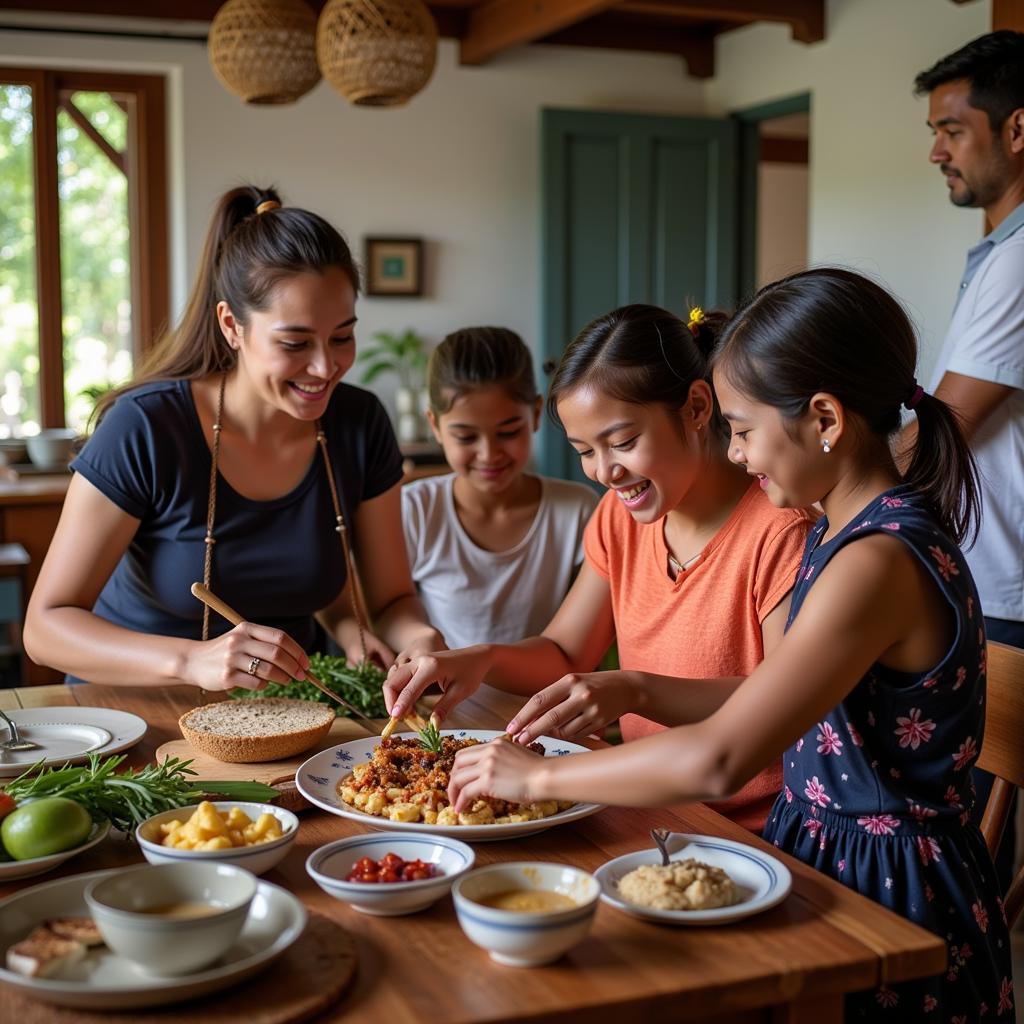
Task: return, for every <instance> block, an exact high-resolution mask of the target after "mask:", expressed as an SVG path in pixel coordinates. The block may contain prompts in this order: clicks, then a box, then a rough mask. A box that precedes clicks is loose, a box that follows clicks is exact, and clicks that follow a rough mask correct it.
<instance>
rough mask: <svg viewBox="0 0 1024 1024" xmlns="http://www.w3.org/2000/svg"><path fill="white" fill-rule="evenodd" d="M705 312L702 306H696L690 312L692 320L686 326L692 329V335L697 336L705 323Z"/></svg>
mask: <svg viewBox="0 0 1024 1024" xmlns="http://www.w3.org/2000/svg"><path fill="white" fill-rule="evenodd" d="M704 320H705V317H704V310H703V309H701V308H700V306H694V307H693V309H691V310H690V319H689V320H687V321H686V326H687V327H689V328H690V333H691V334H693V335H696V334H697V332H698V331H699V330H700V325H701V324H702V323H704Z"/></svg>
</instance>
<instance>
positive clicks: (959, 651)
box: [765, 487, 1013, 1024]
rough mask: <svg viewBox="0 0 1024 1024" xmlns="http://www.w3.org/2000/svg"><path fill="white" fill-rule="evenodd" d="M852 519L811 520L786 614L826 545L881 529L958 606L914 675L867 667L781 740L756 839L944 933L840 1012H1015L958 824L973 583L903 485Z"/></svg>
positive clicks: (985, 879)
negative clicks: (935, 966) (842, 523)
mask: <svg viewBox="0 0 1024 1024" xmlns="http://www.w3.org/2000/svg"><path fill="white" fill-rule="evenodd" d="M851 522H852V523H853V524H855V525H853V526H847V527H845V528H844V529H843V530H841V531H839V532H838V533H837V534H836V536H835V537H832V538H831V539H830V540H828V541H827V542H826V541H823V537H824V536H825V533H826V532H827V530H828V521H827V519H826V518H825V517H822V518H821V519H820V520H819V521H818V522H817V524H815V527H814V529H813V530H812V531H811V534H810V536H809V538H808V542H807V548H806V550H805V552H804V557H803V561H802V563H801V567H800V571H799V572H798V573H797V582H796V586H795V587H794V589H793V596H792V602H791V608H790V616H789V624H792V622H793V620H794V619H795V618H796V616H797V615H798V614H799V611H800V607H801V605H802V604H803V601H804V599H805V598H806V596H807V594H808V593H809V592H810V589H811V587H812V586H813V585H814V584H815V583H816V582H817V581H818V580H819V579H820V578H821V574H822V573H823V572H824V571H825V570H826V567H827V565H828V563H829V560H830V559H831V558H832V557H833V556H834V555H835V553H836V552H837V551H839V550H840V549H841V548H842V547H843V546H844V545H845V544H847V543H855V542H856V541H857V540H858V539H859V538H861V537H865V536H869V535H871V534H873V533H879V532H882V531H884V532H885V533H886V534H887V535H889V536H892V537H894V538H896V539H897V540H898V541H899V542H900V543H903V544H904V545H906V547H907V548H908V549H909V550H910V551H911V552H912V553H913V554H914V556H915V557H916V558H917V559H918V561H919V563H920V564H921V565H922V566H923V567H924V568H925V569H926V571H927V572H928V573H929V574H930V576H931V578H932V580H933V581H934V582H935V584H936V586H938V587H939V589H940V591H941V592H942V595H943V597H944V598H945V599H946V600H947V601H949V603H950V604H951V606H952V607H954V608H955V609H956V615H957V626H958V630H957V635H956V639H955V641H954V642H953V644H952V646H951V648H950V649H949V651H947V652H946V655H945V657H944V658H943V659H942V660H941V661H940V662H939V663H938V664H936V665H933V666H931V667H930V668H929V669H928V671H926V672H922V673H920V674H919V675H912V674H908V673H903V672H897V671H894V670H892V669H889V668H887V667H886V666H884V665H881V664H875V665H873V666H872V667H871V669H870V671H869V672H868V673H867V674H866V675H865V677H864V679H863V680H861V682H860V683H859V684H858V685H857V686H856V687H854V689H853V690H852V691H851V692H850V693H849V694H848V695H847V696H846V698H845V699H844V700H843V701H842V702H841V703H840V704H839V706H838V707H836V708H835V709H834V710H833V711H831V712H830V713H829V714H828V715H825V716H824V717H823V718H822V719H821V720H820V721H819V722H817V723H816V724H815V725H814V726H812V727H811V728H810V729H809V730H808V731H807V732H806V733H804V735H803V736H802V737H800V738H799V739H798V740H797V742H796V743H795V744H794V745H793V746H792V747H791V748H790V749H789V750H787V751H786V753H785V756H784V759H783V767H784V783H785V788H784V790H783V792H782V794H780V796H779V798H778V800H777V801H776V803H775V806H774V808H773V809H772V813H771V815H770V816H769V820H768V824H767V826H766V828H765V838H766V839H767V840H768V841H769V842H772V843H773V844H774V845H776V846H778V847H779V848H780V849H782V850H785V851H786V852H788V853H791V854H793V855H795V856H797V857H799V858H800V859H802V860H803V861H805V862H806V863H808V864H810V865H812V866H813V867H815V868H817V869H818V870H820V871H823V872H824V873H826V874H828V875H830V876H831V877H832V878H835V879H837V880H838V881H840V882H842V883H843V884H845V885H848V886H850V887H851V888H853V889H856V890H857V891H859V892H861V893H863V894H864V895H865V896H868V897H870V898H871V899H874V900H875V901H877V902H878V903H881V904H882V905H883V906H886V907H888V908H889V909H890V910H893V911H894V912H896V913H898V914H901V915H902V916H904V917H906V918H908V919H909V920H911V921H914V922H915V923H917V924H919V925H920V926H922V927H924V928H927V929H929V930H930V931H932V932H934V933H935V934H937V935H940V936H942V938H943V939H944V940H945V941H946V943H947V944H948V949H949V957H948V966H947V969H946V971H945V972H944V973H943V974H942V975H940V976H937V977H933V978H925V979H920V980H917V981H909V982H900V983H888V984H886V985H883V986H882V987H880V988H875V989H871V990H869V991H866V992H863V993H855V994H854V995H853V996H851V997H850V998H849V999H848V1000H847V1019H849V1020H850V1021H861V1020H885V1021H899V1022H900V1024H903V1022H914V1021H921V1022H932V1021H936V1022H937V1021H942V1022H946V1021H950V1022H956V1021H958V1020H963V1021H965V1022H966V1021H971V1022H972V1024H973V1022H975V1021H977V1020H978V1019H979V1016H984V1013H989V1014H990V1015H991V1017H992V1019H997V1018H998V1014H1004V1015H1005V1014H1007V1013H1009V1014H1010V1015H1011V1016H1010V1018H1009V1019H1011V1020H1012V1013H1013V1009H1012V1007H1013V988H1012V981H1011V980H1010V979H1011V977H1012V974H1011V966H1010V943H1009V936H1008V932H1007V928H1006V921H1005V916H1004V914H1003V913H1002V908H1001V904H1000V901H999V894H998V892H997V891H996V881H995V871H994V869H993V868H992V863H991V859H990V858H989V855H988V852H987V850H986V848H985V844H984V841H983V840H982V838H981V834H980V832H979V831H978V829H977V828H976V827H975V826H974V825H973V824H972V823H971V822H970V821H969V813H970V808H971V807H972V806H973V803H974V790H973V785H972V783H971V777H970V776H971V773H970V768H971V767H972V766H973V764H974V762H975V761H976V760H977V758H978V752H979V750H980V748H981V745H982V742H983V739H984V722H985V669H986V664H985V635H984V630H983V628H980V616H979V615H978V598H977V591H976V590H975V587H974V581H973V579H972V578H971V574H970V571H969V569H968V568H967V564H966V562H965V561H964V559H963V556H962V554H961V552H960V551H959V549H958V548H957V547H956V545H955V544H954V543H953V542H952V541H951V540H950V539H949V538H948V537H946V536H945V534H944V533H943V532H942V530H941V528H940V527H939V526H938V525H937V524H936V522H935V520H934V519H933V518H932V517H931V515H930V513H929V512H928V510H927V508H926V507H925V505H924V504H923V502H922V501H921V500H920V498H919V497H918V496H917V495H916V494H914V492H913V491H911V490H910V489H909V488H906V487H898V488H894V489H893V490H892V491H889V492H887V493H886V494H883V495H881V496H879V497H878V498H876V499H875V500H874V501H873V502H872V503H871V504H870V505H869V506H868V507H867V508H866V509H864V511H863V512H862V513H861V514H860V515H858V516H855V517H853V519H852V520H851ZM894 527H898V528H894ZM789 624H787V628H788V625H789ZM983 1008H984V1009H983Z"/></svg>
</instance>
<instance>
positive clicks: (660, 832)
mask: <svg viewBox="0 0 1024 1024" xmlns="http://www.w3.org/2000/svg"><path fill="white" fill-rule="evenodd" d="M670 835H672V832H671V831H670V830H669V829H667V828H652V829H651V838H652V839H653V840H654V844H655V845H656V846H657V847H658V849H659V850H661V866H662V867H664V868H667V867H668V862H669V857H668V847H667V846H666V845H665V844H666V843H667V842H668V837H669V836H670Z"/></svg>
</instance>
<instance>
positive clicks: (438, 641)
mask: <svg viewBox="0 0 1024 1024" xmlns="http://www.w3.org/2000/svg"><path fill="white" fill-rule="evenodd" d="M447 650H448V645H447V644H446V643H445V642H444V637H443V636H441V634H440V633H438V632H437V630H431V632H430V633H426V634H424V635H423V636H418V637H417V638H416V639H415V640H413V642H412V643H410V644H407V645H406V646H405V647H404V648H402V650H401V651H399V653H398V654H397V655H395V657H394V658H393V659H392V660H393V662H394V664H393V665H392V666H391V667H394V666H401V665H406V664H408V663H409V662H410V661H415V660H416V658H421V657H423V655H425V654H436V653H437V652H438V651H447ZM389 664H390V663H389Z"/></svg>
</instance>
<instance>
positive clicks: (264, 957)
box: [0, 871, 306, 1010]
mask: <svg viewBox="0 0 1024 1024" xmlns="http://www.w3.org/2000/svg"><path fill="white" fill-rule="evenodd" d="M118 874H119V872H118V871H113V872H110V871H94V872H91V873H89V874H84V875H73V876H71V877H70V878H61V879H58V880H57V881H53V882H45V883H43V884H42V885H36V886H33V887H32V888H31V889H25V890H24V891H22V892H20V893H18V894H16V895H15V896H10V897H8V898H7V899H6V900H4V901H2V902H0V949H2V950H3V953H4V960H3V965H2V966H0V981H3V982H5V983H6V984H8V985H11V986H13V987H15V988H18V989H20V990H22V991H24V992H25V993H27V994H29V995H31V996H33V997H34V998H36V999H41V1000H43V1001H44V1002H48V1003H55V1004H57V1005H60V1006H73V1007H77V1008H81V1009H111V1010H113V1009H119V1010H125V1009H137V1008H141V1007H146V1006H162V1005H165V1004H168V1003H175V1002H179V1001H181V1000H184V999H193V998H195V997H197V996H201V995H205V994H206V993H209V992H215V991H217V990H219V989H222V988H227V987H228V986H229V985H234V984H237V983H238V982H240V981H242V980H244V979H245V978H248V977H250V976H252V975H253V974H255V973H256V972H257V971H259V970H261V969H262V968H263V967H265V966H267V965H268V964H269V963H271V961H273V960H275V959H276V958H277V957H278V956H280V955H281V954H282V953H283V952H284V951H285V950H286V949H287V948H288V947H289V946H291V945H292V943H293V942H295V940H296V939H298V938H299V936H300V935H301V934H302V931H303V929H304V928H305V926H306V911H305V909H304V908H303V906H302V904H301V903H300V902H299V900H298V899H296V897H295V896H293V895H292V894H291V893H289V892H287V891H286V890H284V889H282V888H280V887H279V886H276V885H271V884H270V883H269V882H264V881H257V883H256V893H255V895H254V896H253V898H252V902H251V904H250V906H249V913H248V916H247V917H246V920H245V924H244V925H243V926H242V930H241V933H240V934H239V936H238V938H237V940H236V941H235V942H234V943H233V944H232V945H231V946H230V948H229V949H228V951H227V952H226V953H224V954H223V955H222V956H221V957H220V958H219V959H218V960H217V961H216V962H215V963H213V964H212V965H210V966H208V967H205V968H202V969H200V970H196V971H192V972H190V973H187V974H182V975H180V976H175V977H161V976H157V975H154V974H152V973H147V972H146V971H143V970H140V969H139V967H138V966H137V965H136V964H133V963H132V962H131V961H130V960H128V959H126V958H125V957H123V956H120V955H118V954H117V953H114V952H113V951H112V950H111V949H109V948H108V947H107V946H106V945H105V944H104V943H103V942H102V937H101V936H100V935H99V934H98V932H97V931H96V929H95V928H94V927H93V922H92V919H91V917H90V913H89V907H88V905H87V903H86V898H85V892H86V889H87V888H89V886H90V883H93V882H96V881H98V880H102V879H106V878H111V877H116V876H117V875H118ZM58 931H59V932H61V933H63V934H57V932H58ZM50 933H53V934H54V936H55V938H52V937H51V934H50Z"/></svg>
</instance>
